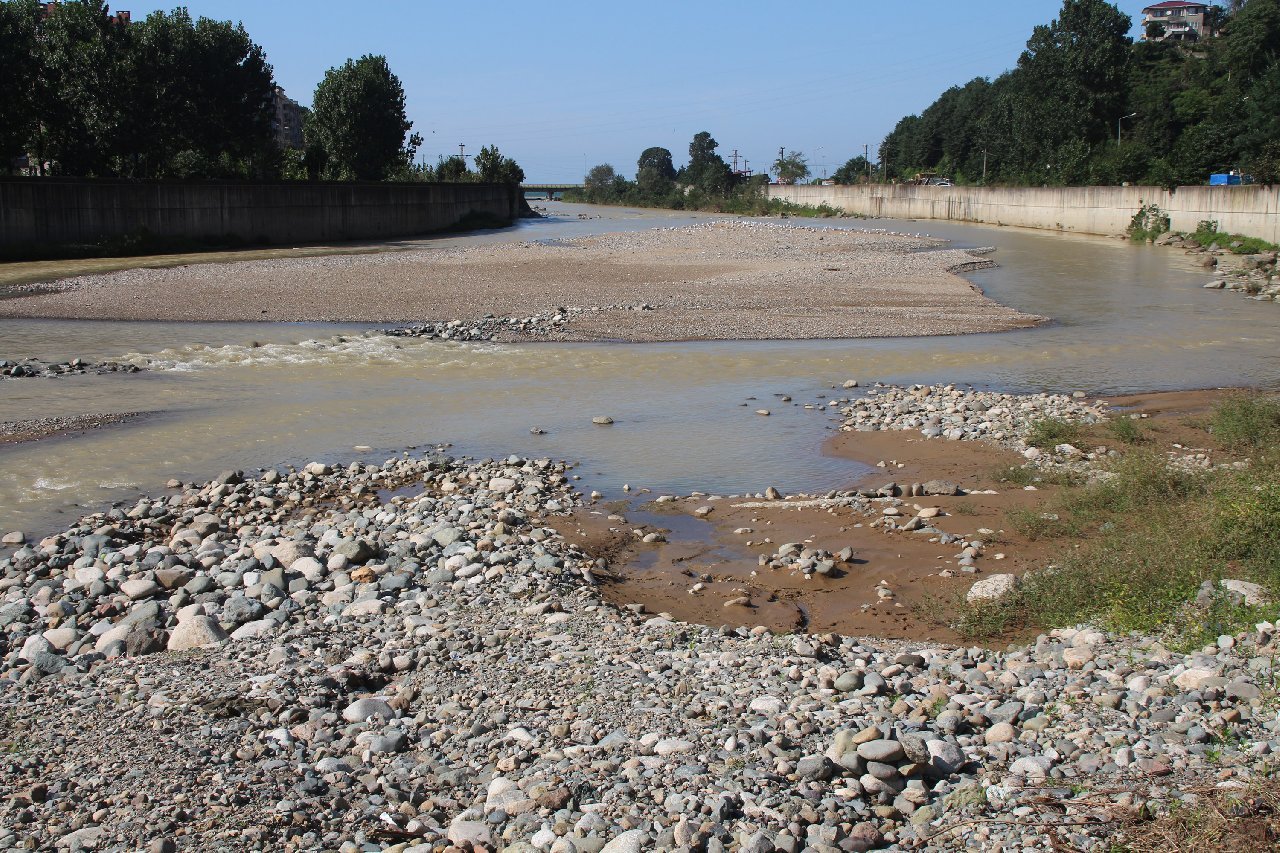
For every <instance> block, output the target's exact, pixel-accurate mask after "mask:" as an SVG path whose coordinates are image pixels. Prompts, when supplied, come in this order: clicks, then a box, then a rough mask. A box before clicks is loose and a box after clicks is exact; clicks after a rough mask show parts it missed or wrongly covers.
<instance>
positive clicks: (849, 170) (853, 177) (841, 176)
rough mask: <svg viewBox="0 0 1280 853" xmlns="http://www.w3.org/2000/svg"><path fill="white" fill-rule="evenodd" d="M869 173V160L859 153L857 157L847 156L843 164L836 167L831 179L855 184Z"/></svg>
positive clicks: (840, 182) (838, 182) (864, 178)
mask: <svg viewBox="0 0 1280 853" xmlns="http://www.w3.org/2000/svg"><path fill="white" fill-rule="evenodd" d="M870 174H871V164H870V162H869V161H868V160H867V158H866V157H864V156H862V155H861V154H859V155H858V156H857V157H851V158H849V160H847V161H846V162H845V164H844V165H843V166H841V167H840V168H839V169H836V171H835V173H834V174H833V175H832V176H831V179H832V180H833V181H835V182H836V183H837V184H856V183H860V182H862V181H864V180H866V179H867V176H868V175H870Z"/></svg>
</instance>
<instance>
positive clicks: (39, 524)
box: [0, 204, 1280, 533]
mask: <svg viewBox="0 0 1280 853" xmlns="http://www.w3.org/2000/svg"><path fill="white" fill-rule="evenodd" d="M550 207H551V209H552V210H553V211H554V212H555V213H556V214H557V215H554V216H552V217H550V218H548V219H546V220H541V221H533V222H528V223H525V224H522V225H521V226H519V227H517V228H514V229H509V230H505V231H502V232H491V233H487V234H480V235H473V236H466V237H453V238H449V239H445V240H435V241H430V242H427V243H424V244H423V245H424V246H449V245H457V244H460V243H470V244H475V243H485V242H496V241H503V240H529V239H553V238H561V237H572V236H582V235H586V234H592V233H602V232H608V231H616V230H620V229H636V228H647V227H654V226H670V225H680V224H687V223H689V222H692V221H695V220H705V219H706V218H708V217H707V216H706V215H701V216H690V215H683V214H664V213H656V212H652V211H645V212H639V211H626V210H617V209H608V208H582V207H575V206H571V205H564V204H553V205H550ZM579 213H585V214H586V215H589V216H592V217H599V218H591V219H585V220H584V219H579V218H578V214H579ZM816 224H819V225H823V226H824V227H846V228H847V227H858V228H876V227H883V228H890V229H892V230H897V231H909V232H913V233H914V232H919V233H927V234H931V235H935V236H939V237H944V238H947V239H950V240H952V241H954V244H955V245H957V246H961V247H977V246H994V247H996V248H997V250H998V251H997V252H996V254H995V255H994V256H993V257H994V259H995V260H996V261H997V262H998V263H999V266H998V267H997V268H995V269H990V270H983V271H980V272H977V273H972V274H969V276H968V278H969V279H970V280H971V281H973V282H974V283H975V284H977V285H978V286H980V287H982V288H983V289H984V290H985V291H986V292H987V293H988V294H989V295H991V296H992V297H993V298H994V299H996V300H997V301H999V302H1002V303H1005V304H1007V305H1011V306H1014V307H1016V308H1019V309H1021V310H1024V311H1028V312H1031V313H1035V314H1041V315H1044V316H1049V317H1052V318H1053V322H1052V323H1050V324H1048V325H1046V326H1042V327H1040V328H1036V329H1028V330H1021V331H1015V332H1004V333H999V334H989V335H971V336H962V337H925V338H910V339H874V340H836V341H801V342H791V341H770V342H713V343H673V344H621V345H620V344H530V345H496V344H455V343H448V342H427V341H415V340H406V339H389V338H375V339H364V338H359V339H354V340H352V341H351V342H350V343H349V344H347V345H344V346H340V347H338V348H319V347H315V346H311V345H308V344H306V343H305V342H306V341H308V340H311V339H318V338H326V337H329V336H331V335H333V334H336V333H339V332H344V331H361V330H363V329H365V328H367V327H365V326H353V325H313V324H226V323H222V324H179V323H119V322H82V321H37V320H0V357H9V358H13V357H23V356H37V357H40V358H43V359H64V358H71V357H76V356H80V357H84V358H115V357H122V356H147V357H148V358H150V359H151V360H153V362H158V363H159V364H160V365H161V366H162V367H163V368H164V369H159V370H153V371H152V372H148V373H142V374H135V375H109V376H83V377H69V378H61V379H49V380H43V379H41V380H34V379H33V380H19V381H6V382H0V420H16V419H25V418H34V417H42V416H49V415H71V414H80V413H86V412H123V411H145V412H152V413H154V414H153V415H151V416H149V417H147V418H144V419H141V420H139V421H136V422H134V423H132V424H129V425H125V426H120V427H114V428H108V429H103V430H98V431H96V432H91V433H88V434H85V435H82V436H79V437H75V438H69V439H51V440H47V441H40V442H34V443H29V444H20V445H11V446H0V530H12V529H25V530H27V531H28V532H32V533H44V532H48V531H51V530H53V529H55V528H56V527H58V526H61V525H65V524H66V523H68V522H70V521H71V520H73V519H74V517H76V516H78V515H79V514H82V513H83V512H86V511H89V510H92V509H99V508H102V507H103V506H105V505H107V504H108V503H109V502H111V501H114V500H124V499H129V498H133V497H136V496H137V495H138V494H140V493H155V492H158V491H160V490H161V489H162V488H163V485H164V483H165V481H166V480H168V479H169V478H171V477H176V478H179V479H183V480H192V479H207V478H209V477H212V476H213V475H215V474H217V473H218V472H219V471H222V470H225V469H228V468H242V469H253V468H258V467H260V466H268V465H277V464H282V463H296V462H299V461H302V460H311V459H321V460H326V461H347V460H350V459H354V458H363V459H367V460H370V461H374V460H376V461H381V460H382V459H385V458H386V457H387V456H388V455H390V454H393V453H397V452H400V451H402V450H404V449H405V448H407V447H412V446H425V445H433V444H438V443H451V444H453V445H454V452H455V453H459V454H461V453H467V454H472V455H486V456H488V455H496V454H507V453H518V454H522V455H536V456H553V457H556V458H563V459H570V460H575V461H579V462H580V463H582V464H581V467H580V469H579V473H581V474H582V476H583V483H584V487H591V488H600V489H601V490H603V491H606V492H613V493H617V492H618V489H619V488H620V487H621V485H622V484H623V483H630V484H632V485H633V486H634V487H636V488H641V487H648V488H652V489H654V490H655V491H686V492H687V491H689V490H693V489H701V490H704V491H725V492H727V491H744V490H751V491H757V490H761V489H763V488H765V487H766V486H768V485H776V486H777V487H779V488H782V489H792V490H819V489H826V488H831V487H835V486H837V485H840V484H843V483H847V482H848V481H849V480H850V479H851V478H853V477H855V476H857V475H858V474H860V473H862V471H863V470H864V469H863V468H862V467H861V466H859V465H858V464H857V463H852V462H847V461H841V460H834V459H829V458H824V457H823V456H822V455H821V454H820V453H819V448H820V446H821V443H822V441H823V439H824V438H825V437H826V436H827V435H829V430H830V429H832V428H833V426H832V420H831V413H830V412H824V411H822V410H821V409H813V408H810V409H805V408H803V407H802V406H801V405H799V404H801V403H806V402H808V403H811V404H816V403H818V402H820V401H821V399H822V397H821V395H826V394H839V393H840V392H838V391H833V390H832V388H833V387H834V386H838V385H839V384H840V383H842V382H843V381H844V380H846V379H849V378H857V379H859V380H860V381H862V382H863V383H866V382H869V381H875V380H880V381H886V382H898V383H910V382H932V381H947V382H958V383H972V384H975V385H982V386H992V387H997V388H1003V389H1009V390H1015V391H1034V390H1075V389H1082V390H1086V391H1088V392H1090V393H1091V394H1100V395H1107V394H1117V393H1121V392H1126V391H1147V390H1164V389H1182V388H1200V387H1216V386H1228V385H1253V386H1262V387H1272V386H1277V385H1280V360H1278V359H1280V355H1278V352H1280V351H1278V349H1277V346H1276V344H1277V342H1278V339H1280V333H1278V332H1277V329H1278V328H1280V326H1278V324H1277V319H1278V318H1280V314H1278V313H1277V312H1280V306H1274V305H1271V304H1264V303H1257V302H1253V301H1250V300H1246V299H1243V298H1241V297H1239V296H1237V295H1234V294H1229V293H1223V292H1218V291H1206V290H1203V289H1202V288H1201V287H1200V285H1201V284H1203V283H1204V281H1205V280H1206V275H1205V273H1203V272H1202V271H1199V270H1197V269H1196V268H1194V267H1193V266H1191V265H1190V263H1189V262H1188V260H1187V259H1186V258H1185V257H1183V256H1182V255H1181V254H1180V253H1178V252H1175V251H1169V250H1163V249H1155V248H1151V247H1146V246H1131V245H1128V244H1126V243H1123V242H1121V241H1116V240H1108V239H1102V238H1091V237H1080V236H1064V235H1054V234H1045V233H1038V232H1030V231H1024V230H1017V229H1007V228H992V227H985V226H969V225H962V224H955V223H940V222H913V223H905V222H900V221H895V222H874V221H857V222H853V221H850V220H842V221H827V222H818V223H816ZM251 344H256V346H251ZM776 394H789V395H791V396H792V397H794V399H795V404H793V405H788V404H784V403H782V402H780V401H779V400H778V399H777V398H776V397H775V396H774V395H776ZM750 398H756V399H755V400H752V399H750ZM744 404H745V405H744ZM760 407H767V408H769V409H771V410H772V412H773V415H772V416H771V417H768V418H763V417H759V416H756V415H755V414H753V412H754V410H755V409H756V408H760ZM593 415H609V416H611V417H613V418H614V419H615V421H616V423H615V425H614V426H612V427H608V428H602V427H597V426H593V425H592V424H591V417H592V416H593ZM534 426H538V427H541V428H543V429H544V430H546V431H547V434H546V435H532V434H531V433H530V428H531V427H534ZM356 445H364V446H369V447H372V448H374V450H373V451H371V452H363V453H357V452H355V451H354V450H353V447H354V446H356Z"/></svg>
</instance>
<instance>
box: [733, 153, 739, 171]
mask: <svg viewBox="0 0 1280 853" xmlns="http://www.w3.org/2000/svg"><path fill="white" fill-rule="evenodd" d="M733 173H734V174H735V175H736V174H738V149H737V148H735V149H733Z"/></svg>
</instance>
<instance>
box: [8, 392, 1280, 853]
mask: <svg viewBox="0 0 1280 853" xmlns="http://www.w3.org/2000/svg"><path fill="white" fill-rule="evenodd" d="M920 390H922V389H920ZM877 391H878V393H877V396H878V397H883V399H884V400H886V401H891V402H892V405H891V406H890V407H888V408H887V409H885V411H886V412H889V413H894V414H895V417H899V418H901V419H902V422H903V423H905V421H906V420H907V419H910V418H912V417H915V416H916V415H917V414H918V413H917V412H913V411H898V409H899V403H901V402H903V400H904V398H903V397H902V396H901V395H903V394H913V392H912V391H911V390H910V389H901V390H899V389H877ZM936 393H937V394H938V395H939V399H941V398H942V397H946V396H948V395H949V394H950V393H951V392H950V391H947V390H946V389H938V390H937V392H936ZM930 397H931V395H925V396H924V397H923V398H920V399H923V400H926V401H928V400H929V399H930ZM965 402H966V406H965V407H964V408H959V407H956V411H951V412H947V411H946V410H945V409H944V410H943V411H942V412H940V413H939V414H940V415H941V416H942V417H943V418H946V419H948V420H949V421H950V423H949V424H948V428H959V429H962V430H968V429H972V431H974V432H982V431H984V430H982V428H981V427H980V426H979V424H980V423H985V422H990V423H995V424H996V425H997V427H999V424H1000V423H1001V420H1002V417H1003V416H1002V414H1001V413H1000V412H998V411H994V409H996V408H999V407H996V406H988V407H987V408H986V409H985V410H982V412H981V414H982V415H983V416H984V418H983V420H981V421H975V422H974V423H973V424H972V426H971V427H966V426H964V424H966V423H968V418H967V415H966V413H969V414H973V415H977V414H979V410H978V409H977V408H976V407H975V406H969V405H967V402H968V401H965ZM1024 405H1028V406H1031V407H1034V408H1036V409H1037V410H1041V409H1044V410H1052V409H1057V410H1058V411H1059V412H1061V413H1062V414H1064V415H1070V414H1072V413H1074V414H1075V415H1080V416H1085V415H1087V409H1089V408H1092V407H1094V404H1092V403H1082V402H1078V401H1076V400H1075V399H1074V398H1071V397H1067V398H1060V397H1044V398H1038V399H1037V398H1010V399H1009V400H1008V404H1007V405H1006V406H1005V408H1006V409H1007V411H1008V412H1009V413H1010V416H1014V413H1016V412H1018V411H1020V410H1022V409H1023V407H1024ZM861 410H862V411H864V412H867V411H870V410H869V409H865V408H863V409H861ZM957 415H959V416H960V421H959V423H960V426H954V424H955V423H956V422H955V420H954V419H955V417H956V416H957ZM853 417H855V418H856V415H854V416H853ZM862 420H863V422H864V424H865V423H866V422H867V421H868V420H869V419H868V418H863V419H862ZM924 420H925V423H924V425H923V426H921V425H916V428H917V430H918V429H929V428H931V426H930V425H929V424H928V422H927V421H928V415H926V416H925V419H924ZM999 431H1001V430H1000V429H998V428H997V429H996V430H995V432H999ZM901 432H902V433H903V435H905V434H906V430H901ZM852 434H853V433H846V435H852ZM932 441H933V442H935V443H937V444H939V445H941V446H962V447H963V446H965V445H966V444H967V442H965V441H959V442H955V441H951V442H948V441H947V440H946V439H944V438H937V439H932ZM1053 453H1056V454H1057V455H1059V456H1064V457H1065V456H1070V454H1068V453H1066V452H1065V451H1058V450H1056V449H1055V450H1054V451H1053ZM902 455H905V454H902ZM1022 458H1024V459H1025V458H1026V455H1025V453H1024V454H1023V457H1022ZM1046 461H1047V460H1046ZM886 464H888V461H887V460H886ZM895 470H900V471H903V472H904V476H902V477H901V479H902V481H903V482H905V481H906V477H905V474H906V472H908V471H909V470H910V469H896V468H895ZM1046 470H1048V469H1046ZM573 477H574V472H573V470H572V469H571V468H569V467H567V466H565V465H562V464H560V463H556V462H553V461H550V460H532V459H526V458H519V457H510V458H506V459H501V460H495V461H483V462H481V461H470V460H465V459H449V458H446V457H443V456H441V455H440V454H439V453H438V452H429V453H427V454H425V455H413V456H408V455H406V456H404V457H399V458H394V459H390V460H388V461H386V462H385V463H381V464H379V463H376V462H373V463H371V462H365V463H361V464H353V465H351V466H350V467H344V468H338V469H334V468H332V467H330V466H328V465H322V464H319V463H315V464H310V465H307V466H305V467H303V468H301V469H297V470H284V471H280V470H271V469H269V470H267V471H265V472H262V473H255V474H251V475H249V476H243V475H241V474H240V473H238V472H232V471H229V472H226V473H225V474H223V475H222V476H219V477H218V478H216V479H215V480H214V481H212V482H210V483H207V484H198V485H190V486H184V485H183V484H180V483H174V484H173V488H172V489H171V490H170V491H169V492H167V493H165V494H160V495H155V496H153V497H150V498H144V499H142V500H140V501H137V502H136V503H132V504H129V505H125V506H122V507H119V508H116V509H113V510H111V511H108V512H103V513H98V514H95V515H91V516H88V517H86V518H84V519H83V520H82V521H80V522H79V523H77V524H75V525H74V526H71V527H69V528H67V529H66V530H65V531H63V532H62V533H60V534H58V535H55V536H51V537H48V538H46V539H44V540H42V541H40V542H32V543H30V544H26V545H22V546H21V547H18V548H16V550H14V551H12V552H10V553H11V555H10V556H8V557H6V558H5V559H0V587H2V588H3V596H4V597H3V605H2V606H0V622H2V623H3V625H4V628H5V634H4V637H5V639H4V641H3V642H4V647H3V648H4V656H3V663H2V666H3V670H0V743H2V744H3V749H4V751H5V752H6V753H7V754H8V756H9V760H8V761H7V762H6V763H5V764H4V765H3V766H0V784H2V785H3V786H4V787H5V789H6V790H9V791H12V792H14V794H15V796H13V797H11V798H8V799H6V800H5V801H3V802H0V827H3V829H0V844H2V845H4V846H18V845H19V844H26V845H28V846H34V847H55V846H56V847H59V848H67V849H92V848H97V849H102V848H105V847H110V846H114V845H121V846H125V847H130V848H142V847H147V846H148V845H150V846H151V849H157V850H158V849H175V848H176V849H208V848H219V847H236V848H239V849H250V848H252V849H274V850H311V849H337V850H353V851H354V850H359V849H361V847H362V846H365V845H367V846H368V847H369V848H370V849H384V850H396V851H405V850H415V851H426V850H434V851H445V850H463V849H466V848H467V847H468V846H470V847H471V848H472V849H499V848H505V849H508V850H525V851H528V850H558V851H600V850H604V851H606V853H619V852H620V851H626V850H641V849H678V848H687V849H695V848H705V847H708V846H712V847H715V846H719V847H721V848H723V849H731V850H752V851H774V850H790V851H794V850H797V849H800V848H801V847H803V846H808V847H813V848H815V849H833V850H834V849H852V850H867V849H880V848H883V847H887V846H892V845H898V846H900V847H901V848H904V849H950V848H953V847H960V846H964V845H968V846H977V847H981V848H984V849H998V848H1000V847H1001V846H1003V845H1006V844H1007V845H1012V846H1014V847H1017V848H1019V849H1027V848H1028V847H1031V848H1032V849H1036V847H1037V845H1040V846H1043V845H1046V844H1050V846H1052V844H1070V845H1071V846H1073V847H1075V848H1077V849H1085V850H1108V849H1111V848H1112V845H1113V844H1115V843H1117V842H1118V841H1121V840H1122V839H1123V838H1124V837H1125V836H1126V833H1138V832H1141V831H1142V830H1143V827H1144V825H1145V823H1146V821H1147V820H1148V816H1149V815H1150V814H1152V813H1154V814H1160V813H1163V812H1165V811H1167V810H1168V809H1170V808H1179V809H1188V808H1195V806H1196V803H1197V802H1198V801H1199V797H1200V795H1199V794H1195V793H1191V792H1193V791H1206V790H1207V791H1216V790H1226V791H1231V790H1243V789H1245V788H1246V787H1248V786H1254V785H1260V784H1265V783H1266V780H1267V778H1268V775H1269V774H1270V772H1271V765H1270V759H1269V757H1268V756H1269V755H1270V754H1271V753H1273V752H1275V751H1276V750H1277V749H1280V739H1278V737H1280V733H1278V732H1277V729H1276V726H1277V723H1276V719H1275V716H1274V713H1271V712H1269V711H1268V708H1269V707H1270V703H1272V702H1273V701H1274V698H1275V693H1274V682H1273V680H1272V677H1273V676H1272V668H1271V667H1272V664H1271V663H1270V661H1273V660H1274V655H1275V654H1276V652H1277V651H1280V649H1277V640H1276V638H1277V636H1278V635H1280V632H1277V629H1276V627H1275V626H1274V625H1273V624H1272V623H1270V622H1260V623H1259V624H1258V626H1257V627H1256V628H1255V629H1251V630H1249V631H1247V632H1243V633H1239V634H1233V635H1231V636H1224V637H1222V638H1220V639H1219V640H1218V642H1217V643H1216V644H1214V645H1212V646H1211V647H1206V648H1202V649H1197V650H1194V651H1190V652H1185V653H1184V652H1178V651H1174V650H1171V649H1170V648H1168V647H1167V646H1166V645H1164V644H1162V642H1161V641H1160V640H1159V639H1158V638H1156V637H1153V636H1149V635H1147V636H1143V635H1123V636H1112V635H1107V634H1105V633H1102V632H1099V631H1095V630H1078V629H1074V628H1072V629H1061V630H1055V631H1053V632H1051V633H1048V634H1045V635H1042V636H1040V637H1037V638H1035V640H1034V641H1033V642H1032V643H1030V644H1029V645H1027V646H1024V647H1020V648H1016V649H1012V650H1010V651H1008V652H1001V651H996V650H984V649H981V648H960V647H956V646H953V645H949V644H936V643H903V642H895V641H891V640H873V639H859V638H854V637H849V636H839V635H836V634H832V633H825V632H819V633H797V634H776V633H774V632H771V631H769V630H768V629H767V628H764V627H756V628H747V627H742V628H738V629H730V628H724V629H717V628H711V627H703V626H701V625H697V624H689V623H685V622H681V621H678V620H677V619H675V618H673V615H667V614H658V615H650V614H649V613H646V612H644V611H643V610H642V609H641V608H638V607H625V606H624V607H621V608H616V607H613V606H611V605H610V604H609V603H608V600H607V599H608V592H607V587H602V586H601V585H600V578H601V576H602V573H603V572H604V571H605V570H607V569H608V568H609V566H608V565H602V564H601V562H600V560H599V559H598V558H595V557H593V556H592V555H591V554H589V553H585V552H584V551H583V550H581V549H580V548H578V547H577V546H576V545H575V544H573V543H571V542H569V541H566V539H565V538H564V537H562V536H561V535H560V534H559V533H557V532H556V530H554V529H552V527H551V524H552V523H553V521H554V519H555V518H557V517H559V516H560V515H561V514H562V513H565V512H568V511H571V510H573V509H574V508H575V507H581V506H583V505H585V504H586V502H588V501H589V500H590V498H589V497H587V496H582V495H580V494H578V493H577V491H576V489H575V488H574V486H575V480H574V479H573ZM925 485H927V484H922V490H923V491H925V492H928V491H936V490H945V489H940V488H924V486H925ZM910 490H911V491H916V490H915V489H910ZM761 497H762V498H763V499H764V500H773V499H774V497H775V496H772V495H767V494H766V495H762V496H761ZM917 497H918V498H923V499H927V500H928V501H933V500H935V497H934V496H931V495H921V496H917ZM937 499H939V500H940V498H937ZM878 500H879V501H880V505H883V506H884V507H885V508H889V507H891V506H892V507H898V506H900V504H898V503H897V502H895V501H894V500H892V499H888V498H887V497H886V498H881V499H878ZM712 517H714V513H713V514H712ZM881 517H882V518H885V519H897V520H895V522H894V523H895V525H898V524H899V522H902V523H904V524H905V521H906V516H905V515H904V514H899V515H897V516H893V515H886V514H884V513H883V512H882V513H881ZM912 517H914V518H923V517H924V516H922V515H916V516H912ZM928 522H929V523H933V519H928ZM881 535H884V534H883V531H882V532H881ZM986 559H987V557H986V556H984V557H982V561H983V562H985V560H986ZM87 768H92V771H88V770H87ZM1050 839H1052V841H1050Z"/></svg>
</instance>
